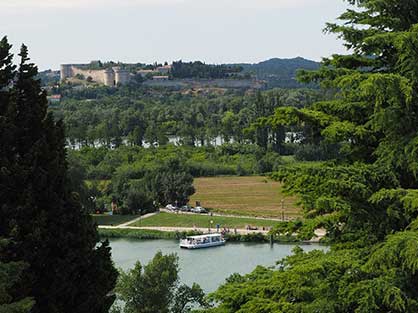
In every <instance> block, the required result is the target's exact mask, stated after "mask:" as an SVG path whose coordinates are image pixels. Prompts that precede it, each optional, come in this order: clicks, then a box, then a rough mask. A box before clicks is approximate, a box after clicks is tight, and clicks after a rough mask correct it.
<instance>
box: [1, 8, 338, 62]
mask: <svg viewBox="0 0 418 313" xmlns="http://www.w3.org/2000/svg"><path fill="white" fill-rule="evenodd" d="M345 7H346V5H345V3H344V2H343V0H0V36H1V37H2V36H3V35H7V36H8V37H9V41H10V42H12V43H13V44H14V46H15V49H17V47H18V46H20V44H21V43H22V42H23V43H25V44H26V45H28V46H29V51H30V57H31V58H32V60H33V61H34V62H35V63H36V64H38V65H39V67H40V69H49V68H53V69H57V68H58V67H59V64H60V63H83V62H89V61H90V60H97V59H100V60H103V61H108V60H113V61H122V62H144V63H145V62H146V63H153V62H154V61H158V62H164V61H169V62H170V61H173V60H179V59H182V60H185V61H189V60H202V61H205V62H207V63H232V62H233V63H238V62H250V63H254V62H259V61H262V60H265V59H268V58H272V57H281V58H291V57H296V56H302V57H306V58H310V59H314V60H320V58H321V57H323V56H328V55H330V54H332V53H336V52H340V53H341V52H344V51H345V50H344V48H343V47H342V44H341V42H340V41H338V40H336V38H335V37H334V36H332V35H329V34H328V35H327V34H324V33H323V32H322V29H323V28H324V25H325V22H327V21H334V20H335V18H336V17H337V16H338V15H339V14H340V13H341V12H343V11H344V9H345Z"/></svg>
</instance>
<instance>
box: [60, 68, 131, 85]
mask: <svg viewBox="0 0 418 313" xmlns="http://www.w3.org/2000/svg"><path fill="white" fill-rule="evenodd" d="M60 74H61V81H64V80H65V79H67V78H71V77H75V76H76V75H82V76H84V77H85V78H91V79H92V80H93V81H95V82H97V83H100V84H103V85H105V86H109V87H114V86H116V85H124V84H127V83H129V81H130V80H131V75H130V73H129V71H127V70H124V69H121V68H120V67H114V68H103V69H89V64H61V66H60Z"/></svg>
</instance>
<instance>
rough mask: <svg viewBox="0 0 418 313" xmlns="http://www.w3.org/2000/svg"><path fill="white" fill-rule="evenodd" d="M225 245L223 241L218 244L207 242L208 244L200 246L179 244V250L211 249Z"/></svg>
mask: <svg viewBox="0 0 418 313" xmlns="http://www.w3.org/2000/svg"><path fill="white" fill-rule="evenodd" d="M223 245H225V241H219V242H208V243H202V244H183V243H181V244H180V248H182V249H190V250H194V249H204V248H212V247H219V246H223Z"/></svg>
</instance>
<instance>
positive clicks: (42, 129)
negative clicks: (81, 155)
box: [0, 38, 117, 313]
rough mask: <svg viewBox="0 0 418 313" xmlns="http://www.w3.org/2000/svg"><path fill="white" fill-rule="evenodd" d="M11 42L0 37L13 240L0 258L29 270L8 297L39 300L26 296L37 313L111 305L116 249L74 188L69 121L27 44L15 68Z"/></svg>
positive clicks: (2, 154)
mask: <svg viewBox="0 0 418 313" xmlns="http://www.w3.org/2000/svg"><path fill="white" fill-rule="evenodd" d="M10 48H11V47H10V45H9V44H8V43H7V39H6V38H4V39H3V40H2V41H1V42H0V58H1V61H0V63H1V67H0V98H1V99H0V100H1V101H0V141H1V142H2V144H1V147H0V164H1V169H0V202H1V203H2V205H1V207H0V237H4V238H9V239H10V244H8V245H7V246H6V247H5V248H4V249H3V251H2V253H1V254H0V258H1V259H0V261H1V264H2V266H3V265H5V266H6V267H10V266H11V267H15V264H22V266H23V270H22V268H20V270H18V269H17V268H15V269H13V271H15V272H14V274H15V275H17V276H18V277H19V278H20V280H19V283H17V284H16V285H12V286H6V290H5V291H6V292H7V293H8V294H10V295H11V296H12V298H11V299H10V301H9V300H8V299H6V298H7V297H6V298H5V299H3V300H6V304H10V303H11V302H12V301H15V300H19V301H20V299H33V301H34V303H33V302H30V301H29V300H24V301H25V303H23V304H24V305H23V307H22V308H21V309H22V310H23V311H28V310H29V308H30V306H31V305H32V304H33V307H32V309H30V312H34V313H37V312H42V313H48V312H86V311H87V310H89V311H92V312H107V311H108V309H109V307H110V306H111V304H112V303H113V300H114V298H113V297H111V296H109V295H108V294H109V292H110V291H111V290H112V289H113V287H114V285H115V282H116V277H117V272H116V270H115V269H114V267H113V263H112V260H111V257H110V248H109V246H108V243H107V242H103V243H100V242H99V239H98V235H97V232H96V229H95V226H94V225H93V223H92V221H91V218H90V217H89V215H88V214H87V213H86V211H85V210H84V209H83V208H82V206H81V204H80V202H79V194H77V193H74V192H73V190H71V189H70V188H71V187H72V186H71V185H72V184H71V180H70V179H69V178H68V176H67V173H68V172H67V163H66V159H65V158H66V151H65V138H64V126H63V124H62V122H61V121H57V122H55V121H54V120H53V118H52V115H51V114H50V113H47V99H46V95H45V93H44V92H43V91H42V89H41V87H40V82H39V81H38V80H36V79H35V77H36V75H37V68H36V66H35V65H34V64H32V63H29V58H28V51H27V47H26V46H25V45H22V47H21V50H20V53H19V57H20V63H19V67H18V69H17V70H16V71H15V67H14V66H13V65H12V63H11V61H12V58H11V54H10ZM74 176H76V175H74ZM9 270H11V269H10V268H9V269H7V268H6V272H5V273H6V274H5V275H9V274H8V273H7V271H9ZM12 274H13V273H12ZM6 277H7V276H6ZM15 277H16V276H15ZM15 277H13V275H11V276H10V281H11V282H15ZM21 282H22V283H21ZM2 292H4V291H2ZM3 308H6V307H4V306H2V307H1V309H0V310H2V309H3ZM11 309H12V308H11V307H9V308H8V310H11ZM17 310H19V308H17ZM22 310H21V311H22ZM12 312H13V311H12ZM17 312H19V311H17Z"/></svg>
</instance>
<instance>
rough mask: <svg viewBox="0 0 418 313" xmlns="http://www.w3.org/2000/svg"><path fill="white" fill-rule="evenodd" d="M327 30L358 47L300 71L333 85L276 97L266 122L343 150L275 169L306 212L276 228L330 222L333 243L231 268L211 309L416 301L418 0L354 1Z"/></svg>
mask: <svg viewBox="0 0 418 313" xmlns="http://www.w3.org/2000/svg"><path fill="white" fill-rule="evenodd" d="M349 2H350V3H351V4H352V5H357V6H358V8H352V9H351V8H350V9H349V10H347V11H346V12H345V13H343V14H342V15H341V16H340V18H339V22H338V23H334V24H328V25H327V31H329V32H332V33H335V34H337V35H338V36H339V37H340V38H342V39H343V40H345V42H346V46H347V47H348V48H350V49H351V51H352V54H351V55H334V56H332V58H329V59H325V60H324V61H323V66H322V67H321V69H319V70H318V71H315V72H311V73H309V72H306V71H303V72H301V73H300V78H301V79H302V80H303V81H306V82H316V83H320V84H321V86H322V87H323V88H324V89H327V90H328V91H331V93H332V95H333V97H332V98H331V99H328V100H327V101H322V102H318V103H315V104H313V105H312V106H309V107H306V108H302V109H297V108H287V107H284V108H278V109H276V111H275V113H274V114H273V115H271V116H270V117H267V118H265V119H264V120H263V123H264V124H263V125H267V126H270V127H277V126H286V127H297V128H299V129H303V130H304V131H303V137H302V143H303V144H309V145H315V146H317V147H319V146H321V145H333V146H335V147H337V148H338V149H339V153H338V154H336V155H335V157H334V158H333V160H330V161H328V162H325V163H316V164H312V165H310V164H293V165H292V164H291V165H288V166H287V167H282V168H280V169H279V171H278V172H277V173H275V174H273V177H274V178H276V179H278V180H281V181H283V182H285V188H286V190H287V192H289V193H295V194H298V195H299V196H300V199H301V204H302V205H303V209H304V214H305V220H303V221H302V220H301V221H294V222H292V223H287V224H279V225H277V227H276V228H275V229H274V230H273V233H274V234H276V235H289V234H291V233H298V236H299V238H305V239H309V238H311V237H312V236H313V235H314V230H315V229H317V228H324V229H326V231H327V240H328V241H329V242H330V243H331V244H332V246H331V249H330V251H328V252H320V251H313V252H310V253H303V252H302V251H301V250H299V249H298V250H296V251H294V255H292V256H290V257H288V258H286V259H284V260H282V261H280V262H279V263H278V267H277V268H272V269H266V268H257V269H256V270H255V271H254V272H253V273H251V274H249V275H245V276H240V275H233V276H232V277H231V278H230V279H229V280H228V281H227V283H226V284H224V285H223V286H221V287H220V289H219V290H218V291H216V292H215V293H214V294H213V295H211V299H213V300H214V301H215V302H216V303H218V304H219V307H218V309H215V310H212V312H286V313H288V312H290V313H291V312H333V313H340V312H341V313H343V312H344V313H347V312H353V313H363V312H364V313H366V312H367V313H373V312H376V313H377V312H399V313H400V312H402V313H404V312H411V313H412V312H416V311H417V310H418V293H417V288H416V285H417V283H418V280H417V275H416V273H417V269H418V263H417V259H418V255H417V251H418V250H417V242H418V238H417V234H418V233H417V229H418V226H417V225H418V222H417V220H418V211H417V204H418V198H417V196H418V194H417V189H418V184H417V175H416V173H417V162H416V160H417V155H416V151H417V149H416V146H417V142H418V139H417V138H418V137H417V125H418V120H417V118H418V94H417V92H416V90H417V89H416V88H417V86H418V80H417V77H418V76H417V74H416V73H417V70H416V64H417V63H418V55H417V53H416V51H417V50H416V48H417V46H418V45H417V42H418V39H417V38H418V37H417V34H418V32H417V24H418V2H417V1H415V0H406V1H392V0H362V1H354V0H352V1H349Z"/></svg>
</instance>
